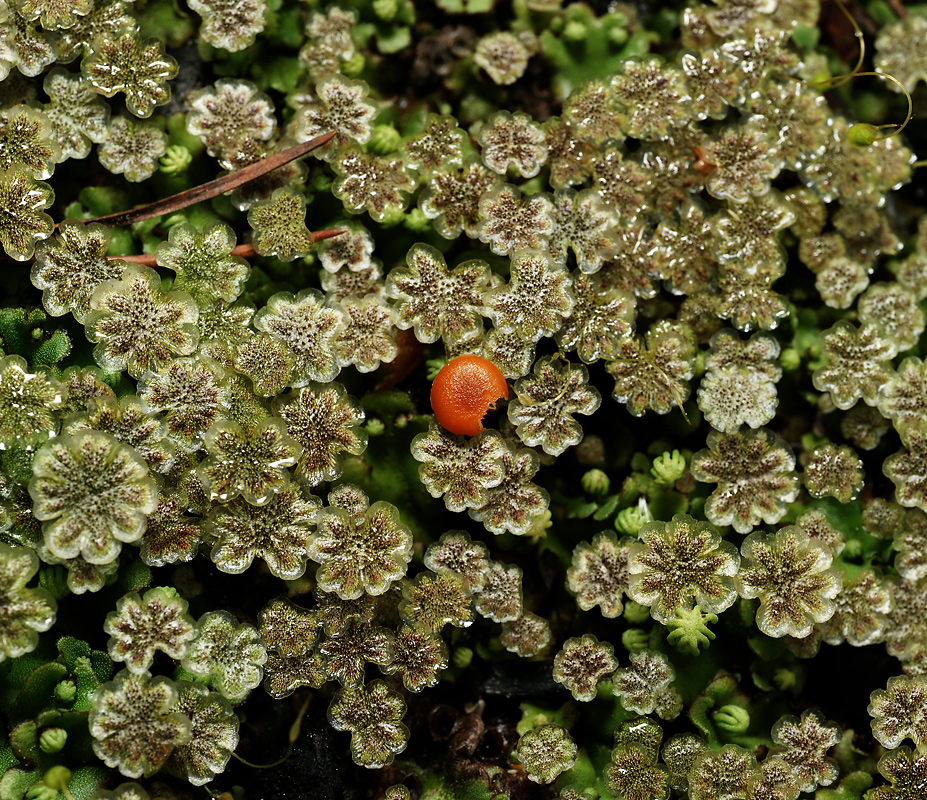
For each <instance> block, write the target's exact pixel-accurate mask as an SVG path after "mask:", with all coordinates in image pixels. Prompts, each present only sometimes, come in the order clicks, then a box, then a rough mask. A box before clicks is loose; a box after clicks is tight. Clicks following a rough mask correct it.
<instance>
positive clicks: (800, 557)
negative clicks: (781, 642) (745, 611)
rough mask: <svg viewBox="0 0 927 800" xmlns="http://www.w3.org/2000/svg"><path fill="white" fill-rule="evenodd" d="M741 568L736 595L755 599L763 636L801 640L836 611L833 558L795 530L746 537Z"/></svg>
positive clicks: (837, 585) (839, 582)
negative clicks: (758, 608)
mask: <svg viewBox="0 0 927 800" xmlns="http://www.w3.org/2000/svg"><path fill="white" fill-rule="evenodd" d="M741 552H742V554H743V559H744V560H743V565H742V566H741V569H740V572H739V573H738V574H737V576H736V577H735V579H734V582H735V585H736V586H737V592H738V594H740V596H741V597H744V598H746V599H748V600H750V599H753V598H759V600H760V610H759V611H758V612H757V615H756V624H757V627H758V628H759V629H760V630H761V631H763V633H765V634H766V635H767V636H773V637H779V636H785V635H786V634H788V635H789V636H794V637H795V638H796V639H802V638H804V637H805V636H808V635H809V634H810V633H811V630H812V628H813V626H814V624H815V623H821V622H826V621H827V620H828V619H830V617H831V616H833V614H834V611H835V610H836V605H835V603H834V598H835V597H836V596H837V594H838V593H839V592H840V590H841V588H842V587H843V581H842V580H841V578H840V575H839V573H837V571H836V570H834V569H831V563H832V561H833V555H832V554H831V551H830V550H829V549H828V548H827V547H826V546H825V545H823V544H821V543H820V542H818V541H816V540H814V539H811V538H809V537H808V534H806V533H805V532H804V531H803V530H802V529H801V528H799V527H798V526H797V525H790V526H788V527H786V528H782V529H781V530H779V531H778V532H777V533H775V534H772V533H762V532H756V533H751V534H750V535H749V536H748V537H747V538H746V539H745V540H744V543H743V546H742V547H741Z"/></svg>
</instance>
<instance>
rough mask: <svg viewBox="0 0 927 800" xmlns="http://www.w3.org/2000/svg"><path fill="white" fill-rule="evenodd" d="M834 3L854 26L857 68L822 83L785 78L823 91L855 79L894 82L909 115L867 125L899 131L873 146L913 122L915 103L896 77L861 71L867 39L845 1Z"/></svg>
mask: <svg viewBox="0 0 927 800" xmlns="http://www.w3.org/2000/svg"><path fill="white" fill-rule="evenodd" d="M834 2H835V3H836V4H837V6H838V7H839V8H840V10H841V11H842V12H843V15H844V16H845V17H846V18H847V19H848V20H849V21H850V24H851V25H852V26H853V34H854V36H856V40H857V41H858V42H859V55H858V56H857V58H856V66H854V67H853V71H852V72H848V73H847V74H846V75H834V76H833V77H830V78H825V79H824V80H821V81H803V80H800V79H798V78H793V77H792V76H790V75H786V76H785V77H786V79H787V80H790V81H793V82H794V83H798V84H801V85H802V86H814V87H818V88H822V89H836V88H838V87H840V86H843V85H845V84H847V83H849V82H850V81H851V80H853V79H854V78H865V77H870V76H871V77H875V78H886V79H887V80H890V81H892V83H894V84H895V85H896V86H897V87H898V88H899V89H901V91H902V92H904V96H905V98H907V101H908V115H907V116H906V117H905V118H904V122H901V123H898V122H886V123H885V124H883V125H868V124H867V125H866V127H867V128H869V129H870V130H872V131H878V130H883V129H884V128H896V129H897V130H894V131H892V132H891V133H889V134H887V135H885V136H873V137H872V139H871V140H870V141H868V142H867V144H872V142H881V141H883V140H885V139H891V138H892V137H893V136H897V135H898V134H899V133H901V132H902V131H903V130H904V129H905V127H906V126H907V124H908V123H909V122H910V121H911V117H912V116H913V115H914V101H913V100H912V99H911V93H910V92H909V91H908V89H907V87H906V86H905V85H904V84H903V83H902V82H901V81H900V80H898V78H896V77H895V76H894V75H889V74H888V73H887V72H862V71H861V70H862V67H863V60H864V59H865V58H866V38H865V37H864V36H863V31H862V29H861V28H860V27H859V23H858V22H857V21H856V19H855V17H854V16H853V15H852V14H851V13H850V10H849V9H848V8H847V7H846V5H845V4H844V2H843V0H834Z"/></svg>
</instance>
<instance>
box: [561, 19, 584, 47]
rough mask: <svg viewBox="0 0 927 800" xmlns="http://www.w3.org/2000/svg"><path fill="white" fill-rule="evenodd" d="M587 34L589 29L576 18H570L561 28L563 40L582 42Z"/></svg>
mask: <svg viewBox="0 0 927 800" xmlns="http://www.w3.org/2000/svg"><path fill="white" fill-rule="evenodd" d="M588 35H589V29H588V28H587V27H586V26H585V25H584V24H583V23H582V22H580V21H579V20H578V19H571V20H570V21H569V22H568V23H567V24H566V27H565V28H564V29H563V40H564V41H566V42H583V41H585V40H586V37H587V36H588Z"/></svg>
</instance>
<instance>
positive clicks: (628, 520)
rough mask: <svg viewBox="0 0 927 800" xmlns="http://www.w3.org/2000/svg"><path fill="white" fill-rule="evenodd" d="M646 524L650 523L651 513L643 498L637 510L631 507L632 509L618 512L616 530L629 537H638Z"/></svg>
mask: <svg viewBox="0 0 927 800" xmlns="http://www.w3.org/2000/svg"><path fill="white" fill-rule="evenodd" d="M646 522H650V511H649V509H648V508H647V503H646V501H645V500H644V498H643V497H642V498H641V499H640V502H639V503H638V505H637V508H635V507H634V506H631V508H625V509H622V510H621V511H619V512H618V514H617V515H616V516H615V530H616V531H618V532H619V533H626V534H628V535H629V536H637V534H638V532H639V531H640V529H641V528H642V527H644V523H646Z"/></svg>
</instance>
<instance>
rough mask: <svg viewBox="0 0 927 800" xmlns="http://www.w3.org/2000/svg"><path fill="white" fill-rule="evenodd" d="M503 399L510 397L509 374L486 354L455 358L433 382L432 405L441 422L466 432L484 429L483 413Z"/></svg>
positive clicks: (474, 433)
mask: <svg viewBox="0 0 927 800" xmlns="http://www.w3.org/2000/svg"><path fill="white" fill-rule="evenodd" d="M500 399H502V400H508V399H509V386H508V384H507V383H506V382H505V376H504V375H503V374H502V372H501V371H500V370H499V368H498V367H497V366H496V365H495V364H493V363H492V361H488V360H487V359H485V358H483V357H482V356H474V355H469V354H468V355H462V356H457V358H452V359H451V360H450V361H448V362H447V364H445V365H444V366H443V367H442V368H441V371H440V372H439V373H438V375H437V377H436V378H435V381H434V383H433V384H431V408H432V410H433V411H434V412H435V416H436V417H437V418H438V422H440V423H441V425H443V426H444V427H445V428H446V429H447V430H448V431H450V432H451V433H456V434H461V435H463V436H476V435H477V434H478V433H482V431H483V417H484V416H485V415H486V412H487V411H489V409H490V408H493V407H494V406H495V404H496V401H497V400H500Z"/></svg>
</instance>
